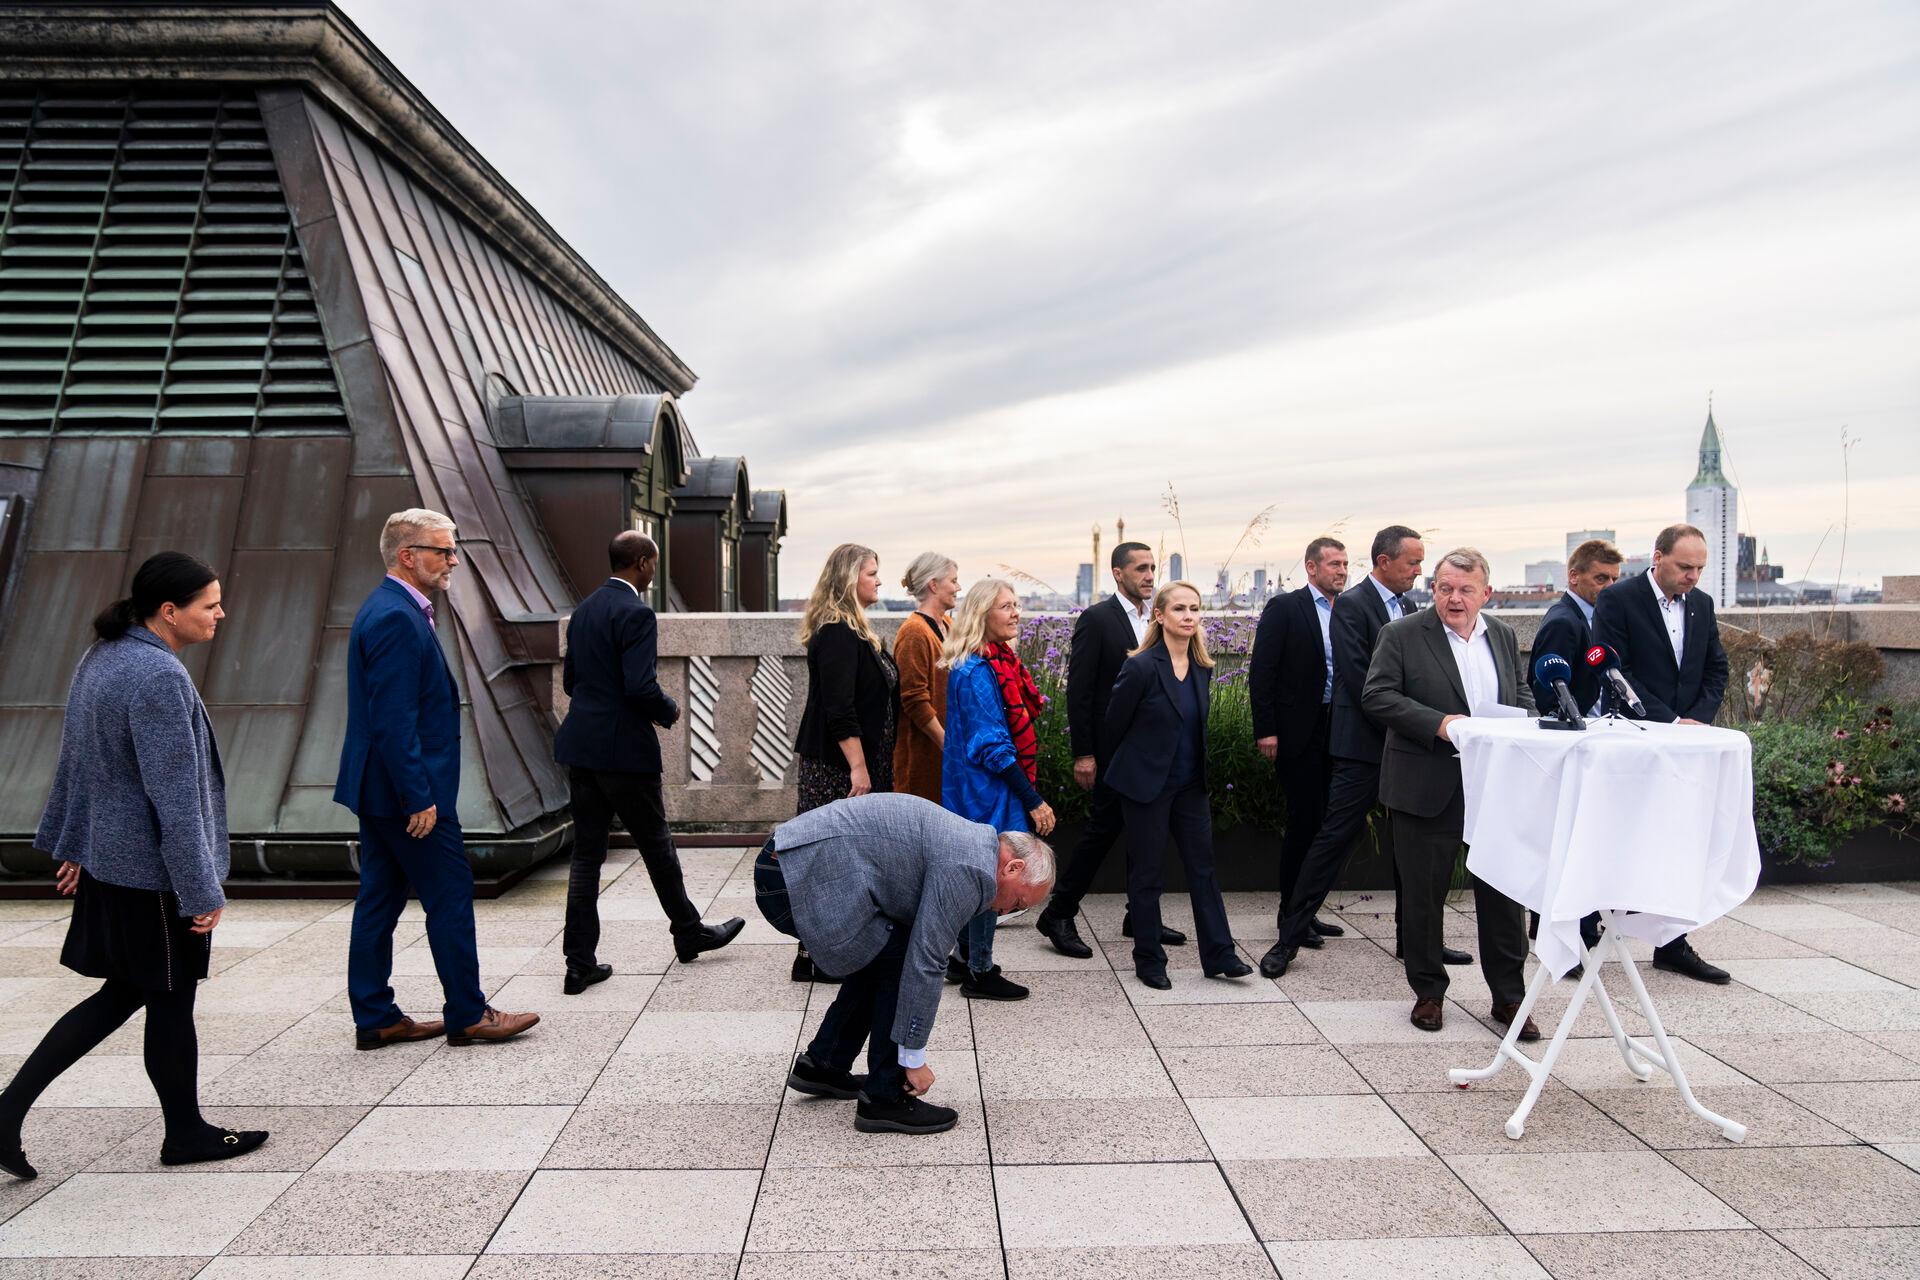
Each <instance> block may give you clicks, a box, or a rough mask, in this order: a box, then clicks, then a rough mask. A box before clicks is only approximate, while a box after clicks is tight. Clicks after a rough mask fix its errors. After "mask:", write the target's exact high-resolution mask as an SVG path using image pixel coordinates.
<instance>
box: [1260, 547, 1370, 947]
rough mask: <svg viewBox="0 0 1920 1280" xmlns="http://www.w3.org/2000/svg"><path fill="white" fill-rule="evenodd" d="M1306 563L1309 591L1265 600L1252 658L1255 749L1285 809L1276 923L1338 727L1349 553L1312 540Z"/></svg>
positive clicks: (1317, 818) (1315, 923) (1321, 799)
mask: <svg viewBox="0 0 1920 1280" xmlns="http://www.w3.org/2000/svg"><path fill="white" fill-rule="evenodd" d="M1302 563H1303V564H1304V565H1305V566H1306V571H1307V583H1306V585H1305V586H1303V587H1301V588H1299V589H1298V590H1295V591H1289V592H1287V593H1286V594H1284V595H1278V596H1275V597H1274V598H1273V599H1271V600H1269V601H1267V607H1266V608H1264V609H1262V610H1261V611H1260V625H1259V627H1258V628H1257V629H1256V630H1255V631H1254V634H1253V653H1252V654H1251V655H1249V657H1248V659H1247V674H1248V685H1249V696H1250V697H1251V699H1252V703H1253V738H1254V745H1255V746H1256V747H1258V748H1259V749H1260V754H1261V755H1263V756H1265V757H1266V758H1267V759H1269V760H1271V761H1272V762H1273V770H1274V775H1275V776H1276V777H1277V778H1278V779H1279V782H1280V793H1281V795H1282V796H1283V797H1284V798H1285V800H1286V805H1287V811H1286V815H1287V816H1286V822H1287V827H1286V832H1285V834H1284V835H1283V836H1282V837H1281V839H1280V911H1279V914H1278V916H1277V920H1279V921H1283V920H1285V919H1286V918H1287V909H1288V907H1289V905H1290V904H1291V903H1292V901H1293V897H1294V886H1295V884H1296V882H1297V881H1298V880H1299V878H1300V866H1301V863H1302V862H1303V861H1304V860H1305V858H1306V854H1307V849H1308V848H1309V847H1311V846H1312V844H1313V838H1314V836H1316V835H1318V834H1319V832H1320V822H1321V820H1322V819H1323V818H1325V817H1326V813H1327V783H1328V780H1329V779H1330V778H1331V776H1332V773H1333V761H1332V757H1330V756H1329V755H1328V754H1327V735H1328V733H1329V732H1330V731H1331V730H1332V728H1333V601H1334V597H1336V596H1338V595H1339V594H1340V592H1341V591H1342V590H1344V589H1345V588H1346V585H1347V548H1346V546H1345V545H1344V544H1343V543H1341V542H1339V541H1338V540H1337V539H1334V538H1315V539H1314V540H1313V541H1312V542H1310V543H1308V544H1307V554H1306V556H1305V557H1304V559H1303V561H1302ZM1307 928H1308V929H1309V930H1310V931H1311V932H1312V933H1313V934H1315V935H1317V936H1320V937H1328V938H1337V937H1339V936H1341V935H1342V934H1344V933H1345V932H1346V930H1345V929H1342V928H1341V927H1340V926H1339V925H1337V924H1328V923H1327V922H1325V921H1323V920H1321V919H1319V918H1318V917H1310V918H1309V919H1308V921H1307Z"/></svg>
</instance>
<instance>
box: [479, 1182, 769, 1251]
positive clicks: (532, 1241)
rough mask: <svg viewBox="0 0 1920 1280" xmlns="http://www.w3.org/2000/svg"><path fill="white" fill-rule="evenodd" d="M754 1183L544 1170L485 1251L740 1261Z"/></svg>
mask: <svg viewBox="0 0 1920 1280" xmlns="http://www.w3.org/2000/svg"><path fill="white" fill-rule="evenodd" d="M759 1181H760V1175H759V1174H758V1173H757V1172H754V1171H752V1170H745V1169H706V1170H691V1169H689V1170H674V1171H671V1172H667V1171H660V1170H650V1169H621V1170H592V1171H584V1170H568V1169H543V1170H541V1171H540V1172H538V1173H536V1174H534V1176H533V1180H532V1181H531V1182H529V1183H528V1184H527V1187H526V1190H525V1191H523V1192H522V1193H521V1195H520V1198H519V1200H518V1202H516V1203H515V1204H514V1206H513V1212H512V1213H510V1214H508V1215H507V1218H506V1221H504V1222H502V1223H501V1224H500V1230H499V1232H498V1233H497V1234H495V1236H494V1237H493V1240H492V1242H491V1243H489V1244H488V1245H487V1249H486V1251H487V1253H489V1254H527V1253H533V1254H540V1253H575V1254H590V1253H718V1254H728V1255H738V1253H739V1251H740V1246H741V1243H742V1241H744V1240H745V1238H746V1234H747V1221H748V1218H749V1217H750V1216H751V1215H752V1214H753V1206H754V1188H755V1186H756V1185H758V1183H759Z"/></svg>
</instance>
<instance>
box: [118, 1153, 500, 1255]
mask: <svg viewBox="0 0 1920 1280" xmlns="http://www.w3.org/2000/svg"><path fill="white" fill-rule="evenodd" d="M83 1176H84V1175H83ZM129 1176H131V1175H129ZM168 1176H173V1175H171V1174H170V1175H168ZM212 1176H219V1175H212ZM244 1176H246V1177H253V1178H265V1177H277V1178H288V1177H290V1175H284V1174H264V1173H260V1174H247V1175H244ZM526 1182H527V1174H526V1173H525V1172H519V1171H516V1172H512V1173H494V1172H478V1171H474V1170H462V1171H460V1172H457V1173H444V1172H443V1173H419V1172H408V1173H396V1172H365V1171H355V1172H352V1173H321V1172H312V1173H305V1174H301V1175H300V1178H299V1181H297V1182H294V1183H293V1185H292V1186H290V1187H287V1188H286V1192H285V1194H284V1195H282V1196H280V1198H279V1199H278V1200H276V1201H274V1203H273V1205H272V1207H271V1208H268V1209H267V1210H266V1211H265V1212H264V1213H260V1214H259V1215H258V1216H257V1217H255V1218H254V1219H253V1223H252V1225H251V1226H249V1227H248V1228H247V1229H246V1230H245V1231H243V1232H241V1233H240V1235H239V1237H238V1238H237V1239H235V1240H234V1241H233V1243H232V1244H231V1245H229V1246H228V1247H227V1252H229V1253H235V1254H316V1255H333V1254H370V1255H381V1254H387V1253H392V1252H394V1251H395V1245H396V1243H397V1242H400V1241H413V1240H420V1241H426V1240H431V1241H433V1243H434V1245H435V1246H436V1247H438V1248H441V1249H445V1250H447V1251H448V1252H449V1253H466V1254H477V1253H479V1252H480V1251H481V1249H482V1248H484V1247H485V1246H486V1243H487V1241H488V1240H489V1239H490V1238H491V1237H492V1236H493V1233H494V1229H495V1228H496V1227H498V1226H499V1225H500V1221H501V1219H503V1218H504V1217H506V1215H507V1210H508V1209H509V1208H511V1207H513V1204H514V1200H515V1197H517V1196H518V1195H519V1194H520V1190H521V1188H522V1187H523V1186H525V1185H526ZM401 1247H402V1249H404V1248H405V1247H406V1246H405V1245H404V1244H403V1245H402V1246H401Z"/></svg>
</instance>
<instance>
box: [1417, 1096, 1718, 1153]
mask: <svg viewBox="0 0 1920 1280" xmlns="http://www.w3.org/2000/svg"><path fill="white" fill-rule="evenodd" d="M1515 1083H1516V1084H1517V1083H1518V1081H1516V1082H1515ZM1521 1097H1522V1091H1521V1090H1518V1089H1515V1090H1513V1091H1512V1092H1508V1091H1506V1090H1495V1089H1486V1088H1482V1087H1479V1086H1475V1087H1474V1088H1472V1089H1467V1090H1461V1089H1454V1090H1449V1091H1447V1092H1445V1093H1441V1092H1429V1093H1401V1094H1390V1095H1388V1097H1387V1099H1386V1101H1387V1103H1388V1105H1390V1106H1391V1107H1392V1108H1393V1109H1394V1111H1396V1112H1397V1113H1399V1116H1400V1118H1401V1119H1402V1120H1404V1121H1405V1122H1406V1123H1407V1127H1408V1128H1410V1129H1412V1130H1413V1132H1414V1133H1416V1134H1418V1135H1419V1137H1420V1140H1421V1141H1422V1142H1424V1143H1425V1144H1426V1145H1427V1146H1428V1147H1430V1148H1432V1149H1433V1150H1434V1152H1436V1153H1437V1154H1439V1155H1443V1156H1456V1155H1513V1154H1526V1153H1538V1152H1553V1151H1644V1150H1646V1144H1645V1143H1643V1142H1641V1141H1640V1140H1639V1139H1638V1138H1636V1137H1634V1135H1633V1134H1631V1133H1629V1132H1628V1131H1627V1130H1626V1129H1624V1128H1622V1127H1621V1126H1620V1125H1619V1124H1617V1123H1615V1122H1614V1121H1613V1120H1612V1119H1611V1118H1609V1117H1608V1116H1607V1115H1606V1113H1605V1112H1603V1111H1601V1110H1599V1109H1597V1108H1596V1107H1594V1106H1593V1105H1592V1104H1591V1103H1590V1102H1588V1101H1586V1100H1585V1099H1584V1098H1582V1097H1580V1095H1578V1094H1576V1093H1574V1092H1572V1091H1571V1090H1567V1089H1548V1090H1543V1091H1542V1092H1541V1094H1540V1097H1539V1099H1538V1100H1537V1101H1536V1102H1535V1103H1534V1106H1533V1110H1532V1112H1530V1113H1529V1114H1528V1116H1527V1127H1526V1132H1525V1133H1524V1134H1523V1135H1521V1137H1520V1138H1519V1139H1518V1140H1517V1141H1516V1140H1514V1139H1512V1138H1509V1137H1507V1133H1506V1123H1507V1117H1509V1116H1510V1115H1512V1114H1513V1109H1514V1108H1515V1107H1517V1106H1519V1105H1520V1099H1521ZM1657 1100H1658V1101H1664V1102H1666V1103H1667V1104H1668V1105H1674V1099H1673V1097H1672V1096H1671V1095H1663V1096H1661V1097H1660V1098H1659V1099H1657ZM1716 1132H1717V1131H1716Z"/></svg>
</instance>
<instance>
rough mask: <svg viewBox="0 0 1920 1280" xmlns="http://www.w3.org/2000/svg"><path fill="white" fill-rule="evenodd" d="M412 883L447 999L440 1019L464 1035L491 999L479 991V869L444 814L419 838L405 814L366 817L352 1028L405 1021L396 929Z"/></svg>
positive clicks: (353, 950) (350, 974) (354, 938)
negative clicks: (397, 984) (397, 998)
mask: <svg viewBox="0 0 1920 1280" xmlns="http://www.w3.org/2000/svg"><path fill="white" fill-rule="evenodd" d="M409 885H411V886H412V889H413V891H414V892H415V893H417V894H419V896H420V905H421V906H422V907H423V908H425V910H426V913H427V946H428V947H430V948H431V949H432V950H433V967H434V970H435V972H437V973H438V974H439V975H440V988H441V991H442V992H443V993H444V995H445V997H446V1003H445V1004H444V1005H442V1006H441V1016H443V1017H444V1018H446V1020H447V1030H449V1031H454V1032H459V1031H464V1030H466V1029H467V1028H468V1027H471V1026H473V1025H474V1024H475V1023H476V1022H479V1021H480V1015H481V1014H483V1013H485V1012H486V1010H487V997H486V995H485V993H484V992H482V991H481V989H480V953H479V951H478V949H477V947H476V944H475V940H474V933H473V868H472V867H471V866H470V865H468V863H467V849H466V845H465V844H464V843H463V842H462V841H461V839H460V824H459V823H458V822H456V821H454V820H453V818H451V817H450V816H443V817H442V818H441V819H440V821H439V822H437V823H435V824H434V828H433V830H432V831H430V832H428V833H427V834H426V835H425V836H424V837H422V838H421V839H418V840H416V839H414V838H413V837H412V836H410V835H408V834H407V820H406V819H405V818H374V817H366V816H363V817H362V818H361V819H360V892H359V895H358V896H357V897H356V898H355V899H354V903H353V931H352V934H351V937H350V940H349V941H348V943H347V997H348V999H349V1000H350V1001H351V1003H352V1005H353V1025H354V1026H356V1027H358V1028H360V1029H361V1030H363V1031H373V1030H378V1029H379V1028H381V1027H390V1026H392V1025H393V1024H394V1023H396V1022H398V1021H400V1018H401V1012H400V1006H398V1005H397V1004H395V1003H394V1002H393V987H392V985H391V983H390V979H391V978H392V976H393V926H394V925H395V924H396V923H398V922H399V919H400V913H401V912H402V911H404V910H406V906H407V889H408V886H409Z"/></svg>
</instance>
